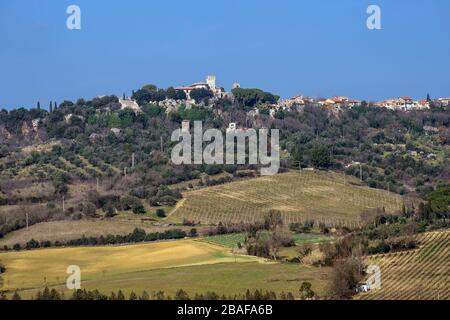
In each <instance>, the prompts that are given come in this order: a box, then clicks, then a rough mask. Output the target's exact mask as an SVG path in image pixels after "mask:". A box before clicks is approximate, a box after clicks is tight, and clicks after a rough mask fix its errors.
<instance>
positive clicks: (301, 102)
mask: <svg viewBox="0 0 450 320" xmlns="http://www.w3.org/2000/svg"><path fill="white" fill-rule="evenodd" d="M239 87H240V84H239V83H234V84H233V86H232V88H233V89H234V88H239ZM175 89H176V90H181V91H183V92H184V93H185V94H186V100H173V99H166V100H164V101H159V102H156V101H155V102H152V103H154V104H156V105H158V106H161V107H164V108H166V110H167V112H170V111H172V110H176V109H177V108H178V107H179V106H180V105H182V104H183V105H187V106H190V105H194V104H195V101H194V100H193V99H192V98H191V92H192V91H193V90H196V89H205V90H209V91H211V92H212V94H213V98H212V99H211V100H210V105H213V104H214V102H215V101H217V100H218V99H221V98H229V99H233V94H232V93H231V92H227V91H225V89H224V88H222V87H219V86H217V84H216V76H214V75H208V76H207V77H206V81H205V82H196V83H193V84H191V85H187V86H179V87H176V88H175ZM119 102H120V104H121V106H122V109H125V108H129V109H132V110H133V111H135V112H139V111H140V107H139V105H138V104H137V102H136V101H134V100H131V99H129V98H124V99H119ZM306 105H310V106H322V107H325V108H327V109H329V110H331V111H334V112H337V111H340V110H342V109H351V108H353V107H358V106H362V107H365V106H374V107H380V108H386V109H389V110H400V111H411V110H426V109H429V108H430V107H431V105H434V106H443V107H447V106H450V98H440V99H436V100H432V101H431V100H414V99H412V98H411V97H406V96H403V97H399V98H396V99H387V100H384V101H379V102H370V103H367V102H364V101H361V100H355V99H350V98H348V97H343V96H336V97H333V98H311V97H307V96H303V95H300V96H294V97H291V98H288V99H280V100H279V101H278V102H277V103H275V104H267V105H264V106H261V108H265V109H269V114H270V115H272V116H274V115H275V114H276V112H278V111H280V110H284V111H301V110H302V109H303V108H304V107H305V106H306ZM250 113H252V114H254V115H256V114H259V113H260V107H257V108H255V109H254V110H252V111H250Z"/></svg>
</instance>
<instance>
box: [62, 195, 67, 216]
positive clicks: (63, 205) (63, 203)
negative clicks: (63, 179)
mask: <svg viewBox="0 0 450 320" xmlns="http://www.w3.org/2000/svg"><path fill="white" fill-rule="evenodd" d="M62 209H63V214H64V212H65V211H66V210H65V197H64V196H63V197H62Z"/></svg>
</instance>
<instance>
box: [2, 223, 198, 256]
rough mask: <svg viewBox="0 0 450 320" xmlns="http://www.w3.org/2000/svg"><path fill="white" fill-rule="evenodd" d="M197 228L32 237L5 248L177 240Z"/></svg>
mask: <svg viewBox="0 0 450 320" xmlns="http://www.w3.org/2000/svg"><path fill="white" fill-rule="evenodd" d="M196 236H197V230H196V229H191V231H190V232H189V233H186V232H185V231H182V230H180V229H172V230H166V231H164V232H154V233H146V232H145V230H142V229H139V228H136V229H134V231H133V232H132V233H130V234H128V235H123V236H122V235H111V234H109V235H107V236H103V235H102V236H100V237H85V236H83V237H82V238H79V239H75V240H67V241H59V240H57V241H54V242H52V241H37V240H35V239H31V240H30V241H28V242H27V243H26V244H25V246H22V245H21V244H19V243H16V244H15V245H14V246H13V247H12V248H9V247H8V246H4V247H3V249H4V250H11V249H12V250H16V251H18V250H22V249H26V250H32V249H38V248H49V247H77V246H103V245H117V244H127V243H139V242H154V241H161V240H177V239H183V238H186V237H196Z"/></svg>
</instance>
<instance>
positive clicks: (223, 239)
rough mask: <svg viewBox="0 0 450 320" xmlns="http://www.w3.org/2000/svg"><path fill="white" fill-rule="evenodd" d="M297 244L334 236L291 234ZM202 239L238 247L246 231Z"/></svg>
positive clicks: (327, 239)
mask: <svg viewBox="0 0 450 320" xmlns="http://www.w3.org/2000/svg"><path fill="white" fill-rule="evenodd" d="M291 236H292V238H293V239H294V241H295V243H296V244H297V245H301V244H303V243H320V242H324V241H331V240H333V238H332V237H328V236H324V235H321V234H309V233H302V234H294V233H293V234H291ZM202 241H205V242H208V243H212V244H217V245H220V246H223V247H227V248H237V244H238V242H240V243H241V244H244V242H245V233H233V234H220V235H215V236H209V237H204V238H202Z"/></svg>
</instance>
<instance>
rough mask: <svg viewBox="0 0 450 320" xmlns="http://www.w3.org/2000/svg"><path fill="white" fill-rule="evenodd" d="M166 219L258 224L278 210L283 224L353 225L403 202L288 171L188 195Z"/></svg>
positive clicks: (326, 177) (342, 181)
mask: <svg viewBox="0 0 450 320" xmlns="http://www.w3.org/2000/svg"><path fill="white" fill-rule="evenodd" d="M184 197H185V200H184V202H183V203H182V205H181V206H179V207H178V208H177V209H176V210H175V211H174V212H172V214H171V215H170V217H169V221H181V220H183V218H185V219H188V220H192V221H196V222H201V223H219V222H224V223H226V222H234V223H239V222H254V221H260V220H261V219H262V217H263V215H264V214H265V213H267V212H268V211H269V210H279V211H281V213H282V215H283V219H284V221H285V222H287V223H292V222H303V221H305V220H315V221H320V222H323V223H325V224H327V225H347V226H356V225H358V223H359V215H360V213H361V211H363V210H367V209H375V208H383V207H384V208H385V210H386V212H392V213H393V212H396V211H399V210H400V209H401V206H402V204H403V199H402V197H401V196H399V195H395V194H392V193H388V192H386V191H383V190H378V189H371V188H368V187H364V186H360V185H359V181H358V180H356V179H354V178H351V177H348V176H347V177H346V178H344V176H343V175H340V174H337V173H333V172H306V171H304V172H293V171H291V172H288V173H284V174H279V175H276V176H273V177H261V178H257V179H249V180H243V181H237V182H232V183H228V184H224V185H220V186H214V187H209V188H205V189H200V190H194V191H189V192H186V193H185V194H184Z"/></svg>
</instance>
